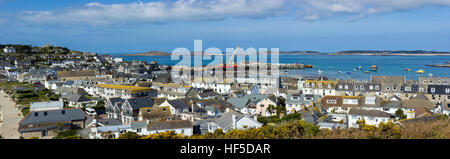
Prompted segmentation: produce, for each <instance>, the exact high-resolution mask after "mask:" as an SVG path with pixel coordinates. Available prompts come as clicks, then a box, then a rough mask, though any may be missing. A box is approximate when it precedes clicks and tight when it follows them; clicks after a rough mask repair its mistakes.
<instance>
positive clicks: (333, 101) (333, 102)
mask: <svg viewBox="0 0 450 159" xmlns="http://www.w3.org/2000/svg"><path fill="white" fill-rule="evenodd" d="M327 103H328V104H336V100H331V99H329V100H327Z"/></svg>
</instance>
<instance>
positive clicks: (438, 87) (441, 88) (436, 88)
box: [427, 85, 450, 95]
mask: <svg viewBox="0 0 450 159" xmlns="http://www.w3.org/2000/svg"><path fill="white" fill-rule="evenodd" d="M432 89H434V92H433V91H432ZM446 89H447V90H448V89H450V85H428V89H427V93H428V94H447V95H450V91H448V92H446V91H445V90H446Z"/></svg>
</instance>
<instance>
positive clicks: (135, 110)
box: [105, 97, 154, 123]
mask: <svg viewBox="0 0 450 159" xmlns="http://www.w3.org/2000/svg"><path fill="white" fill-rule="evenodd" d="M153 104H154V102H153V100H152V99H151V98H149V97H138V98H130V99H124V98H108V99H107V100H106V102H105V109H106V114H108V118H113V119H118V120H120V121H122V123H130V122H132V121H137V120H139V112H140V109H141V108H146V107H153Z"/></svg>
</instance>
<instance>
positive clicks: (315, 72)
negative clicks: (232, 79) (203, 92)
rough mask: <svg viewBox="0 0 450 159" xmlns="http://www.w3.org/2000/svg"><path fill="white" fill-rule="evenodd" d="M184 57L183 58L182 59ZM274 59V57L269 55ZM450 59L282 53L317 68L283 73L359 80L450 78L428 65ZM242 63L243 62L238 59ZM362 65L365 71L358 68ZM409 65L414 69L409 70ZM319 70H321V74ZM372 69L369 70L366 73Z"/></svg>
mask: <svg viewBox="0 0 450 159" xmlns="http://www.w3.org/2000/svg"><path fill="white" fill-rule="evenodd" d="M108 54H109V55H111V56H113V57H121V58H123V59H124V60H125V61H132V60H138V61H146V62H151V61H156V62H157V63H158V64H162V65H171V66H173V65H176V64H181V63H179V62H180V60H171V56H123V54H124V53H108ZM180 59H181V58H180ZM268 60H269V62H270V58H268ZM211 61H212V60H204V61H203V63H202V64H203V65H207V64H209V63H210V62H211ZM448 61H450V57H449V56H439V55H433V56H415V55H410V56H367V55H336V56H332V55H288V54H280V55H279V63H282V64H295V63H302V64H310V65H314V68H306V69H283V70H282V71H281V72H282V74H281V76H299V75H302V76H326V77H329V78H335V79H356V80H368V79H369V78H370V76H372V75H376V76H405V77H406V78H407V79H408V80H417V78H418V77H422V76H429V74H432V76H433V77H449V76H450V68H448V67H431V66H426V65H427V64H445V62H448ZM237 62H239V61H237ZM372 65H376V66H377V67H378V71H376V72H372V71H369V70H370V67H371V66H372ZM359 66H361V67H362V69H361V70H355V68H356V67H359ZM405 68H409V69H411V71H406V70H405ZM319 70H320V71H321V73H319ZM418 70H424V71H425V72H424V73H423V74H416V71H418ZM365 71H369V73H365Z"/></svg>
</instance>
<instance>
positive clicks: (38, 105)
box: [24, 101, 64, 115]
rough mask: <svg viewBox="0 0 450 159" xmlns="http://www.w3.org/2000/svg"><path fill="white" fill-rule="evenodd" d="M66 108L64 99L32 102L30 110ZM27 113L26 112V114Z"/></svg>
mask: <svg viewBox="0 0 450 159" xmlns="http://www.w3.org/2000/svg"><path fill="white" fill-rule="evenodd" d="M61 109H64V102H63V101H51V102H31V103H30V111H41V110H61ZM24 115H26V114H24Z"/></svg>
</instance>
